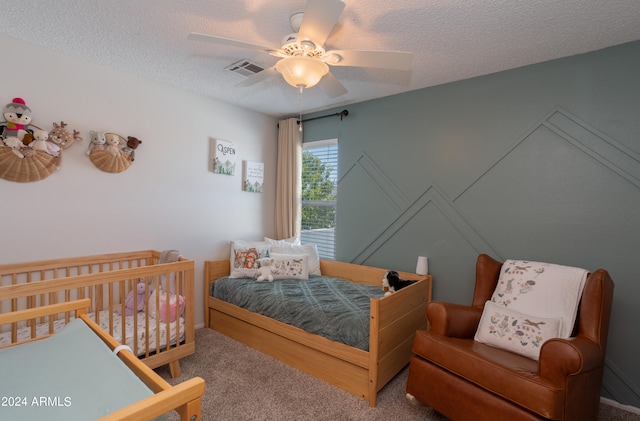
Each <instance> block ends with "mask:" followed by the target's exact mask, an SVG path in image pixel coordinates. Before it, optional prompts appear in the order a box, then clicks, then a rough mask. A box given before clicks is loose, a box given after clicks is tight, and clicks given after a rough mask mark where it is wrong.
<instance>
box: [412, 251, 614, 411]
mask: <svg viewBox="0 0 640 421" xmlns="http://www.w3.org/2000/svg"><path fill="white" fill-rule="evenodd" d="M501 266H502V263H500V262H498V261H496V260H494V259H492V258H491V257H489V256H487V255H484V254H483V255H480V256H479V257H478V261H477V264H476V285H475V291H474V294H473V303H472V304H471V306H464V305H460V304H453V303H441V302H432V303H430V304H429V305H428V307H427V318H428V320H429V322H430V323H431V329H430V330H428V331H427V330H420V331H418V332H417V333H416V336H415V339H414V343H413V352H414V354H415V355H413V356H412V357H411V362H410V366H409V377H408V380H407V393H408V394H409V395H412V396H414V397H415V398H417V399H418V400H420V401H422V402H424V403H425V404H427V405H428V406H430V407H432V408H433V409H435V410H436V411H438V412H440V413H441V414H443V415H445V416H446V417H448V418H450V419H452V420H474V421H480V420H491V421H496V420H508V421H512V420H576V421H585V420H597V418H598V407H599V404H600V389H601V386H602V375H603V370H604V356H605V350H606V344H607V335H608V331H609V317H610V314H611V303H612V300H613V281H612V280H611V278H610V277H609V274H608V273H607V271H605V270H603V269H599V270H597V271H595V272H593V273H591V274H589V276H588V278H587V281H586V284H585V287H584V292H583V294H582V300H581V302H580V307H579V309H578V315H577V318H576V324H575V327H574V334H573V336H572V337H571V338H569V339H557V338H556V339H550V340H548V341H546V342H545V343H544V344H543V345H542V347H541V350H540V357H539V360H538V361H535V360H532V359H529V358H527V357H524V356H521V355H518V354H514V353H511V352H509V351H506V350H502V349H499V348H495V347H492V346H489V345H485V344H483V343H480V342H476V341H474V339H473V338H474V334H475V331H476V329H477V326H478V322H479V320H480V316H481V315H482V310H483V308H484V303H485V302H486V301H487V300H489V299H490V298H491V295H492V294H493V291H494V289H495V287H496V283H497V281H498V278H499V275H500V268H501Z"/></svg>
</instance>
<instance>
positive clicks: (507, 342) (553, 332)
mask: <svg viewBox="0 0 640 421" xmlns="http://www.w3.org/2000/svg"><path fill="white" fill-rule="evenodd" d="M560 323H561V320H560V318H543V317H537V316H531V315H527V314H524V313H520V312H518V311H515V310H511V309H510V308H507V307H503V306H500V305H498V304H496V303H493V302H491V301H487V303H486V304H485V306H484V311H483V313H482V318H481V319H480V324H479V326H478V330H477V331H476V335H475V337H474V339H475V340H476V341H478V342H482V343H485V344H487V345H491V346H495V347H498V348H502V349H506V350H508V351H511V352H515V353H517V354H520V355H524V356H525V357H529V358H531V359H534V360H538V355H539V354H540V347H541V346H542V344H543V343H544V342H545V341H546V340H547V339H551V338H557V337H558V336H559V334H560V327H561V325H560Z"/></svg>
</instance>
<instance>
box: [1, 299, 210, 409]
mask: <svg viewBox="0 0 640 421" xmlns="http://www.w3.org/2000/svg"><path fill="white" fill-rule="evenodd" d="M90 306H91V300H90V299H88V298H85V299H82V300H74V301H68V302H64V303H58V304H52V305H47V306H43V307H36V308H31V309H25V310H18V311H14V312H9V313H3V314H0V326H2V325H5V324H15V323H20V322H22V321H35V320H36V319H38V318H43V317H47V318H49V317H52V316H53V315H58V314H60V313H66V314H68V315H69V314H70V313H71V312H75V317H79V318H81V319H82V320H83V321H84V322H85V323H86V324H87V325H88V326H89V327H90V328H91V329H92V330H93V331H94V333H95V334H96V335H98V336H99V337H100V339H102V340H103V342H104V343H105V344H106V345H107V346H108V347H109V348H110V349H111V350H114V349H115V348H116V347H117V346H119V343H118V341H116V340H115V339H114V338H113V337H111V336H110V335H109V334H107V333H106V332H105V331H104V330H102V329H101V328H100V327H99V326H98V325H97V324H96V323H95V322H94V321H93V320H91V319H90V318H89V317H87V315H86V309H87V308H89V307H90ZM48 336H50V335H46V336H41V337H35V338H32V339H29V340H27V341H22V342H19V343H15V344H11V345H9V346H20V344H22V343H24V342H29V341H34V340H38V339H43V338H45V337H48ZM118 357H119V358H120V359H121V360H122V361H123V362H124V363H125V364H126V365H127V367H129V369H130V370H131V371H132V372H133V373H134V374H135V375H136V376H137V377H138V378H139V379H140V380H141V381H142V382H143V383H145V384H146V385H147V387H148V388H149V389H151V390H152V391H153V392H154V395H153V396H150V397H148V398H145V399H143V400H141V401H138V402H136V403H134V404H132V405H129V406H127V407H124V408H122V409H120V410H118V411H116V412H113V413H112V414H109V415H107V416H105V417H102V418H100V420H99V421H116V420H118V421H141V420H152V419H154V418H156V417H159V416H161V415H163V414H166V413H167V412H169V411H172V410H175V411H176V412H178V414H179V415H180V419H181V420H182V421H196V420H201V419H202V416H201V397H202V395H203V394H204V392H205V382H204V380H203V379H202V378H200V377H194V378H192V379H189V380H187V381H185V382H183V383H180V384H178V385H176V386H171V385H170V384H169V383H167V381H165V380H164V379H163V378H162V377H160V376H159V375H158V374H156V373H155V372H154V371H153V370H152V369H151V368H149V367H148V366H147V365H145V364H144V363H143V362H141V361H140V360H139V359H138V358H136V357H135V356H134V355H133V354H132V353H130V352H119V353H118Z"/></svg>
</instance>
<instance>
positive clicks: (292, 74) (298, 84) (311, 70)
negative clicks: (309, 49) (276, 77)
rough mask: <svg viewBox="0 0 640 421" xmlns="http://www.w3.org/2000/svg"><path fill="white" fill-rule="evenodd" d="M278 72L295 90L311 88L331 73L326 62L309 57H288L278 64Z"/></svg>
mask: <svg viewBox="0 0 640 421" xmlns="http://www.w3.org/2000/svg"><path fill="white" fill-rule="evenodd" d="M276 70H277V71H278V72H280V74H281V75H282V77H283V78H284V80H285V81H286V82H287V83H288V84H289V85H291V86H293V87H294V88H298V89H302V88H311V87H312V86H315V85H316V84H317V83H318V82H320V79H322V77H323V76H324V75H326V74H327V73H328V72H329V66H327V65H326V64H325V63H324V62H322V61H320V60H318V59H315V58H309V57H287V58H283V59H281V60H280V61H278V62H277V63H276Z"/></svg>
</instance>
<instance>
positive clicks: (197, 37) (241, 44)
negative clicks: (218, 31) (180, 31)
mask: <svg viewBox="0 0 640 421" xmlns="http://www.w3.org/2000/svg"><path fill="white" fill-rule="evenodd" d="M187 39H189V40H191V41H204V42H211V43H213V44H221V45H228V46H230V47H237V48H245V49H249V50H254V51H260V52H263V53H267V54H277V53H279V52H280V49H279V48H274V47H265V46H264V45H259V44H254V43H251V42H245V41H238V40H235V39H231V38H224V37H218V36H215V35H207V34H199V33H197V32H191V33H190V34H189V36H188V37H187Z"/></svg>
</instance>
